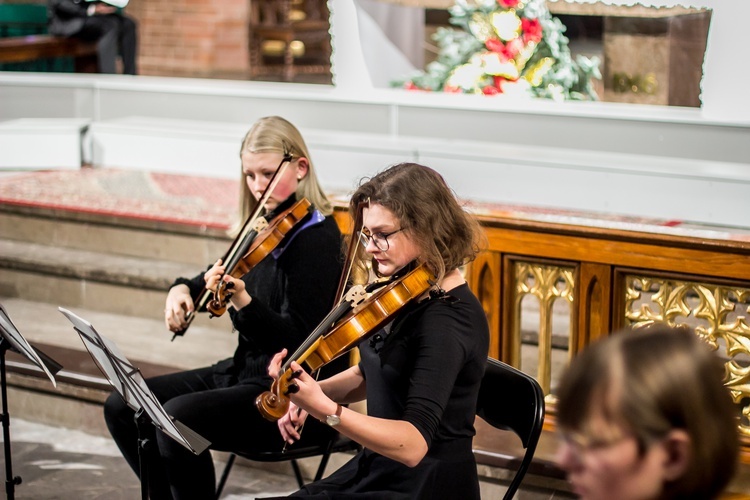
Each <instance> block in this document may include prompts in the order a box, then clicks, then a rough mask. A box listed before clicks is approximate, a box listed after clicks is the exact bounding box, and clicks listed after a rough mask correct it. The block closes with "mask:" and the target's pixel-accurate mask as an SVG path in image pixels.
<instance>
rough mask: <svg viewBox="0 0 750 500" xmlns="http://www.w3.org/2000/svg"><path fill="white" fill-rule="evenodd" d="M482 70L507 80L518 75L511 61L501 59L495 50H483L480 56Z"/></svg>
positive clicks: (513, 78) (514, 78)
mask: <svg viewBox="0 0 750 500" xmlns="http://www.w3.org/2000/svg"><path fill="white" fill-rule="evenodd" d="M480 58H481V61H482V66H483V67H484V72H485V73H486V74H488V75H497V76H502V77H504V78H507V79H509V80H516V79H517V78H518V76H519V74H518V68H516V65H515V64H514V63H513V61H508V60H505V61H504V60H503V58H502V57H500V54H498V53H497V52H485V53H484V54H482V55H481V56H480Z"/></svg>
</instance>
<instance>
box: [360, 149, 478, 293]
mask: <svg viewBox="0 0 750 500" xmlns="http://www.w3.org/2000/svg"><path fill="white" fill-rule="evenodd" d="M367 201H369V203H377V204H379V205H381V206H383V207H384V208H387V209H388V210H390V211H391V212H393V214H394V215H395V216H396V218H397V219H398V220H399V222H400V223H401V225H402V227H403V228H404V229H405V230H406V231H408V233H409V234H410V235H411V237H412V238H413V239H414V241H415V242H416V243H417V245H418V246H419V248H420V249H421V250H422V255H421V257H420V261H421V262H423V263H425V264H426V266H427V267H428V268H429V269H430V270H431V271H432V272H433V273H434V274H435V276H436V277H437V279H438V281H440V280H441V279H442V278H443V276H444V275H445V273H446V272H447V271H451V270H453V269H456V268H458V267H460V266H462V265H464V264H467V263H468V262H470V261H472V260H474V258H475V257H476V255H477V253H479V252H480V251H481V250H482V248H483V247H484V245H485V235H484V231H483V230H482V227H481V226H480V225H479V222H478V221H477V220H476V218H474V217H473V216H472V215H470V214H469V213H467V212H466V211H465V210H464V209H463V208H462V207H461V206H460V205H459V203H458V200H457V199H456V197H455V195H454V193H453V192H452V191H451V190H450V188H449V187H448V185H447V184H446V183H445V180H444V179H443V177H442V176H441V175H440V174H438V173H437V172H436V171H434V170H433V169H431V168H429V167H425V166H424V165H419V164H416V163H400V164H398V165H394V166H392V167H390V168H388V169H386V170H384V171H383V172H381V173H379V174H377V175H375V176H374V177H372V178H371V179H369V180H367V181H366V182H363V183H362V184H361V185H360V186H359V188H358V189H357V190H356V191H355V193H354V195H352V198H351V202H350V205H349V211H350V214H351V215H352V217H353V220H356V215H357V212H358V210H360V209H361V204H362V203H364V202H367ZM368 261H369V257H368V256H367V254H366V252H365V251H364V248H360V249H359V253H358V255H357V262H356V265H357V270H358V272H357V273H356V275H355V279H356V278H359V279H360V281H361V280H362V278H361V277H362V276H364V275H365V269H366V268H367V262H368Z"/></svg>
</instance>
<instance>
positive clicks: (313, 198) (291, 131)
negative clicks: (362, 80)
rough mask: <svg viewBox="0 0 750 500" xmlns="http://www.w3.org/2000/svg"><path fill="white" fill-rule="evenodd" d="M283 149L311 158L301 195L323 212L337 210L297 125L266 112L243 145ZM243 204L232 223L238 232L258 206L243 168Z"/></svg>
mask: <svg viewBox="0 0 750 500" xmlns="http://www.w3.org/2000/svg"><path fill="white" fill-rule="evenodd" d="M245 152H251V153H279V154H282V155H283V154H287V153H289V154H291V155H292V157H293V159H294V160H297V159H299V158H306V159H307V162H308V170H307V175H305V177H303V178H302V180H300V182H299V185H298V186H297V199H302V198H307V199H308V201H310V203H312V205H313V206H314V207H315V208H317V209H318V210H319V211H320V213H322V214H323V215H330V214H331V213H333V207H332V205H331V202H330V200H329V199H328V197H327V196H326V194H325V192H324V191H323V188H322V187H321V186H320V182H319V181H318V176H317V173H316V171H315V167H314V166H313V161H312V158H310V152H309V151H308V149H307V144H305V140H304V139H303V138H302V134H301V133H300V131H299V130H297V127H295V126H294V125H292V124H291V123H290V122H288V121H287V120H285V119H284V118H281V117H280V116H266V117H263V118H260V119H259V120H258V121H256V122H255V123H254V124H253V126H252V127H251V128H250V130H249V131H248V132H247V134H245V138H244V139H243V140H242V146H241V147H240V156H241V155H242V153H245ZM240 181H241V182H240V204H239V214H238V216H239V220H238V221H237V223H236V224H235V226H233V227H232V229H231V230H230V233H231V234H232V235H236V234H237V232H238V231H239V229H240V228H241V226H242V224H243V223H244V222H245V220H246V219H247V218H248V217H249V216H250V214H251V213H252V212H253V210H254V209H255V203H256V200H255V197H254V196H253V195H252V193H251V192H250V189H249V188H248V187H247V182H245V174H244V173H243V172H242V171H240Z"/></svg>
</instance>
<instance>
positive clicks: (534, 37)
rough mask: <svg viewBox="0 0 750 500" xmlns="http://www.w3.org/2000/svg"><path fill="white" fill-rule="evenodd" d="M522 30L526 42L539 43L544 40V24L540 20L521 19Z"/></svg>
mask: <svg viewBox="0 0 750 500" xmlns="http://www.w3.org/2000/svg"><path fill="white" fill-rule="evenodd" d="M521 29H522V30H523V38H524V40H526V42H527V43H528V42H534V43H538V42H539V41H541V39H542V24H541V23H540V22H539V19H526V18H523V19H521Z"/></svg>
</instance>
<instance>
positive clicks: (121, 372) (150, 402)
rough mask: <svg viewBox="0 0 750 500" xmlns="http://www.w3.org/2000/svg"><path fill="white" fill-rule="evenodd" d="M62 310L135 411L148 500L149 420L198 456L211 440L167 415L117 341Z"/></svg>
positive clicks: (119, 392) (102, 369)
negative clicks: (146, 431) (146, 436)
mask: <svg viewBox="0 0 750 500" xmlns="http://www.w3.org/2000/svg"><path fill="white" fill-rule="evenodd" d="M58 309H59V311H60V312H61V313H63V314H64V315H65V316H66V317H67V318H68V319H69V320H70V322H71V323H73V328H74V329H75V330H76V332H78V335H79V336H80V337H81V340H82V341H83V344H84V345H85V346H86V349H87V350H88V351H89V354H91V357H92V358H93V359H94V362H95V363H96V365H97V366H98V367H99V369H100V370H101V372H102V374H104V376H105V377H106V378H107V380H109V383H110V384H112V386H113V387H114V388H115V390H116V391H117V392H118V394H120V396H121V397H122V399H123V400H124V401H125V403H126V404H127V405H128V406H129V407H130V408H131V409H132V410H133V411H135V423H136V427H137V429H138V465H139V469H140V476H141V496H142V498H143V499H144V500H145V499H148V467H147V466H146V465H147V464H146V457H147V455H146V450H147V449H148V446H150V443H149V442H148V439H145V438H144V437H143V436H145V429H144V427H145V426H146V425H148V423H149V422H151V423H152V424H153V425H154V426H155V427H156V428H157V429H159V430H161V431H162V432H164V433H165V434H166V435H167V436H169V437H171V438H172V439H174V440H175V441H177V442H178V443H180V444H181V445H182V446H184V447H185V448H187V449H188V450H190V451H191V452H192V453H194V454H196V455H200V454H201V453H203V451H205V450H206V448H208V447H209V446H210V444H211V443H210V442H209V441H207V440H206V439H204V438H203V437H201V436H200V435H198V434H197V433H196V432H194V431H192V430H191V429H190V428H188V427H187V426H186V425H185V424H183V423H181V422H180V421H178V420H176V419H174V418H172V417H171V416H169V415H168V414H167V412H166V411H165V410H164V407H163V406H162V405H161V403H160V402H159V400H158V399H156V396H154V393H153V392H151V389H149V388H148V386H147V385H146V381H145V380H144V378H143V375H141V372H140V371H139V370H138V368H136V367H135V366H133V365H132V364H131V363H130V362H129V361H128V360H127V358H125V356H124V355H123V354H122V352H120V349H119V348H118V347H117V345H115V343H114V342H112V341H111V340H109V339H107V338H106V337H104V336H102V335H101V334H100V333H99V332H97V331H96V330H95V329H94V327H93V326H92V325H91V323H89V322H88V321H86V320H85V319H83V318H81V317H79V316H77V315H76V314H74V313H72V312H70V311H68V310H67V309H63V308H62V307H58Z"/></svg>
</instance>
